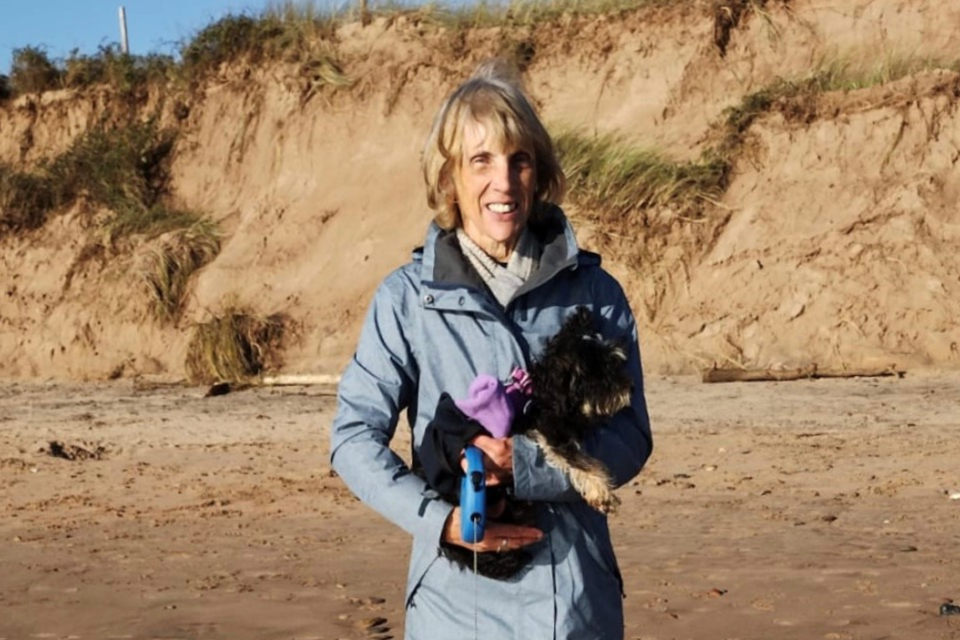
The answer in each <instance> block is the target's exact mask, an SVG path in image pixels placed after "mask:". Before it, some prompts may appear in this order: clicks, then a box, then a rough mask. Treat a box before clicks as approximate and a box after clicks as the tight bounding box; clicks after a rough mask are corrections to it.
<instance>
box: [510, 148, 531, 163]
mask: <svg viewBox="0 0 960 640" xmlns="http://www.w3.org/2000/svg"><path fill="white" fill-rule="evenodd" d="M513 164H515V165H517V166H518V167H529V166H530V165H532V164H533V156H531V155H530V154H529V153H527V152H525V151H524V152H522V153H518V154H516V155H514V156H513Z"/></svg>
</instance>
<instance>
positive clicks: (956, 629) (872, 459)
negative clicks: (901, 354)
mask: <svg viewBox="0 0 960 640" xmlns="http://www.w3.org/2000/svg"><path fill="white" fill-rule="evenodd" d="M647 386H648V390H647V395H648V401H649V404H650V411H651V417H652V421H653V428H654V434H655V439H656V450H655V453H654V455H653V457H652V459H651V461H650V463H649V464H648V466H647V467H646V469H645V470H644V471H643V472H642V474H641V475H640V476H639V477H638V478H637V480H636V481H635V482H633V483H632V484H631V485H629V486H625V487H622V488H621V489H620V490H619V496H620V497H621V498H622V499H623V506H622V509H621V511H620V512H619V513H618V514H617V515H615V516H614V517H613V518H612V529H613V536H614V541H615V545H616V548H617V552H618V556H619V559H620V564H621V568H622V571H623V576H624V579H625V590H626V599H625V601H624V605H625V608H626V620H627V628H626V637H627V638H628V639H630V640H640V639H643V640H669V639H677V640H679V639H694V640H700V639H703V640H718V639H733V638H743V639H747V638H750V639H758V640H759V639H768V638H777V639H790V638H796V639H803V640H808V639H814V638H824V639H851V640H853V639H867V638H903V639H909V640H927V639H930V640H933V639H947V638H960V616H941V615H939V609H940V606H941V605H942V604H943V603H946V602H950V601H951V600H952V599H956V600H958V601H960V553H958V543H960V537H958V535H957V531H958V528H957V525H958V521H960V499H957V498H958V495H957V494H958V492H960V477H958V474H957V463H956V450H957V447H956V433H957V428H958V427H960V376H958V375H956V374H936V375H934V374H925V375H910V374H908V375H907V376H906V377H905V378H903V379H897V378H860V379H841V380H816V381H801V382H786V383H739V384H703V383H701V382H700V381H699V379H696V378H693V377H657V376H654V377H652V378H651V379H650V380H648V382H647ZM331 392H332V390H331V389H329V388H326V387H274V388H254V389H248V390H244V391H237V392H233V393H230V394H228V395H224V396H218V397H204V393H205V389H202V388H197V387H185V386H162V387H156V386H154V387H153V388H150V385H142V384H134V383H133V382H131V381H129V380H127V381H116V382H113V383H107V384H67V383H60V384H38V383H5V384H3V385H2V387H0V425H2V429H0V483H2V485H3V486H4V487H5V489H4V492H3V498H2V500H0V540H2V544H0V550H2V551H0V553H2V566H3V568H2V571H0V610H2V612H3V613H2V615H0V639H3V640H21V639H27V638H51V639H68V638H71V639H97V640H101V639H113V638H116V639H120V638H124V639H132V640H153V639H161V638H162V639H165V640H173V639H183V640H188V639H194V638H203V639H220V638H222V639H224V640H228V639H229V640H244V639H247V638H250V639H253V638H256V639H260V640H264V639H273V638H276V639H288V640H290V639H297V640H308V639H314V640H320V639H325V640H326V639H329V640H334V639H362V638H379V639H381V640H385V639H386V638H402V637H403V634H402V629H403V588H404V578H405V572H406V563H407V558H408V546H409V539H408V537H407V535H406V534H405V533H403V532H402V531H401V530H399V529H397V528H395V527H394V526H392V525H391V524H390V523H389V522H387V521H386V520H384V519H382V518H381V517H379V516H378V515H376V514H374V513H373V512H372V511H371V510H369V509H368V508H367V507H365V506H364V505H362V504H361V503H360V502H358V501H357V500H356V499H355V498H354V497H353V496H352V495H351V494H350V492H349V491H348V490H347V489H346V488H345V487H344V486H343V484H342V482H341V480H340V479H339V478H337V477H336V476H335V475H334V474H332V473H331V471H330V465H329V461H328V451H329V444H328V442H329V426H330V422H331V419H332V417H333V413H334V410H335V398H333V397H332V396H331V395H330V394H331ZM52 442H55V443H58V444H59V446H57V445H53V446H51V443H52ZM395 444H396V447H397V449H398V451H400V452H401V453H405V452H406V450H407V448H408V446H409V441H408V440H407V439H398V440H397V441H396V442H395ZM54 452H57V453H59V456H57V455H53V453H54ZM84 452H86V454H84ZM84 455H89V457H86V458H84ZM63 456H72V457H73V458H74V459H67V458H65V457H63Z"/></svg>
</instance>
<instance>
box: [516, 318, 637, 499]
mask: <svg viewBox="0 0 960 640" xmlns="http://www.w3.org/2000/svg"><path fill="white" fill-rule="evenodd" d="M626 364H627V352H626V349H625V348H624V345H623V344H622V343H621V342H619V341H613V340H606V339H604V338H603V336H601V335H600V334H599V333H598V332H597V327H596V324H595V322H594V320H593V315H592V313H591V312H590V310H589V309H587V308H586V307H578V308H577V310H576V311H575V312H574V314H573V315H572V316H570V318H568V319H567V321H566V322H565V323H564V324H563V327H561V329H560V331H559V332H558V333H557V334H556V335H555V336H553V338H551V339H550V340H549V341H548V342H547V344H546V347H545V349H544V351H543V353H542V354H541V355H540V357H539V358H537V359H536V361H534V363H533V365H532V366H531V367H530V372H529V373H530V379H531V380H532V381H533V393H532V401H533V402H532V406H531V410H530V411H527V412H525V413H524V414H523V415H520V416H518V417H517V419H516V420H515V421H514V426H513V434H514V435H520V434H525V435H528V436H530V437H532V438H533V439H534V440H536V442H537V444H539V445H540V448H541V449H543V452H544V455H545V457H546V460H547V462H548V463H549V464H550V465H552V466H554V467H556V468H558V469H560V470H562V471H565V472H566V473H567V474H568V475H569V476H570V482H571V484H573V486H574V488H575V489H576V490H577V491H578V492H579V493H580V495H582V496H583V498H584V500H586V501H587V504H589V505H590V506H592V507H594V508H595V509H598V510H600V511H602V512H604V513H610V512H612V511H614V510H616V507H617V505H618V504H619V500H618V499H617V497H616V496H615V495H614V494H613V482H612V480H611V479H610V475H609V473H608V472H607V469H606V468H605V467H604V466H603V464H602V463H601V462H600V461H599V460H597V459H595V458H593V457H591V456H589V455H587V454H586V453H584V451H583V449H582V447H581V443H582V442H583V441H584V439H586V437H587V435H588V434H589V433H590V431H591V430H593V429H594V428H595V427H596V426H597V425H599V424H600V423H602V422H603V421H604V420H605V419H606V418H609V417H610V416H612V415H613V414H615V413H617V412H618V411H620V410H621V409H623V408H624V407H626V406H628V405H629V404H630V396H631V394H632V392H633V381H632V380H631V379H630V374H629V372H628V371H627V367H626Z"/></svg>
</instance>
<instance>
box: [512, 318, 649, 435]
mask: <svg viewBox="0 0 960 640" xmlns="http://www.w3.org/2000/svg"><path fill="white" fill-rule="evenodd" d="M626 364H627V352H626V348H625V346H624V344H623V343H622V342H620V341H618V340H607V339H605V338H604V337H603V336H601V335H600V333H599V332H598V331H597V326H596V323H595V322H594V319H593V314H592V313H591V312H590V310H589V309H587V308H586V307H578V308H577V310H576V311H575V312H574V314H573V315H571V316H570V318H568V319H567V321H566V322H565V323H564V325H563V327H562V328H561V329H560V331H559V332H558V333H557V334H556V335H555V336H554V337H552V338H551V339H550V340H549V341H548V342H547V344H546V347H545V349H544V351H543V354H542V355H541V356H540V357H539V358H538V359H537V361H536V362H534V364H533V366H532V367H531V371H530V376H531V378H532V379H533V395H534V399H535V400H536V402H537V404H538V405H539V407H540V409H541V410H542V411H545V412H548V413H550V414H553V415H564V416H569V417H573V416H580V417H582V418H584V419H586V420H588V421H592V420H594V419H598V418H603V417H606V416H611V415H613V414H614V413H616V412H617V411H619V410H620V409H622V408H623V407H625V406H627V405H628V404H629V403H630V394H631V392H632V391H633V381H632V380H631V378H630V375H629V373H628V371H627V366H626Z"/></svg>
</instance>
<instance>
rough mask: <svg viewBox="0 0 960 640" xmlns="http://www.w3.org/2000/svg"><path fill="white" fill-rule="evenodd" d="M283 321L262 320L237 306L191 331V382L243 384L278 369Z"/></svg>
mask: <svg viewBox="0 0 960 640" xmlns="http://www.w3.org/2000/svg"><path fill="white" fill-rule="evenodd" d="M283 334H284V318H283V317H282V316H278V315H274V316H270V317H266V318H264V317H261V316H258V315H256V314H254V313H251V312H249V311H247V310H244V309H241V308H239V307H236V306H231V307H228V308H227V309H225V310H224V311H223V313H222V315H220V316H217V317H215V318H213V319H212V320H209V321H207V322H204V323H201V324H198V325H197V326H196V327H195V328H194V333H193V338H192V339H191V340H190V345H189V347H188V352H187V362H186V365H187V375H188V376H189V378H190V380H191V381H192V382H195V383H198V384H209V383H214V382H224V381H225V382H243V381H249V380H251V379H252V378H254V377H256V376H258V375H260V374H262V373H264V372H265V371H270V370H275V369H277V368H278V367H279V364H280V363H279V360H278V354H279V352H280V342H281V340H282V338H283Z"/></svg>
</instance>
